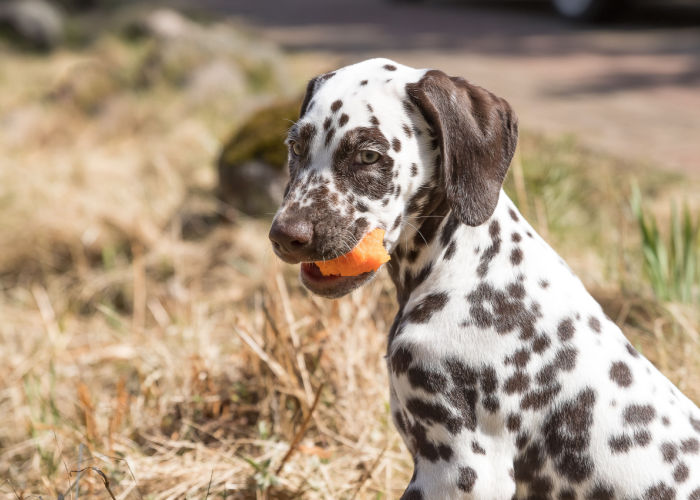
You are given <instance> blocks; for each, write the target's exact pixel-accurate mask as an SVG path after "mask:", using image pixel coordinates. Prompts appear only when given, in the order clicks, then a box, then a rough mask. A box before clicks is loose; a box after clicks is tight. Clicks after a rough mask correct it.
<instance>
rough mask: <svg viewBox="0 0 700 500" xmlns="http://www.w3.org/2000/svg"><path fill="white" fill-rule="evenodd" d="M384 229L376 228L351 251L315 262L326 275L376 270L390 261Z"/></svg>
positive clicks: (342, 274)
mask: <svg viewBox="0 0 700 500" xmlns="http://www.w3.org/2000/svg"><path fill="white" fill-rule="evenodd" d="M384 232H385V231H384V230H383V229H381V228H377V229H374V230H372V231H370V232H369V233H367V234H366V235H365V237H364V238H362V241H360V243H358V244H357V246H356V247H355V248H353V249H352V250H351V251H350V252H348V253H346V254H345V255H341V256H340V257H338V258H336V259H333V260H326V261H321V262H315V264H316V265H317V266H318V268H319V269H320V270H321V274H323V275H324V276H357V275H359V274H362V273H366V272H368V271H376V270H377V269H379V266H381V265H382V264H384V263H385V262H389V259H391V257H389V254H388V253H387V251H386V248H384Z"/></svg>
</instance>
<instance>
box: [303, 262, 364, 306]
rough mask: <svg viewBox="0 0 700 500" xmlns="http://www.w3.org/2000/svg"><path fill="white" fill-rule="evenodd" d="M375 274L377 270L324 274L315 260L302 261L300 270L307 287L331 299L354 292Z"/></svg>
mask: <svg viewBox="0 0 700 500" xmlns="http://www.w3.org/2000/svg"><path fill="white" fill-rule="evenodd" d="M375 274H376V271H370V272H367V273H362V274H358V275H357V276H334V275H332V276H324V275H323V273H321V270H320V269H319V267H318V266H317V265H316V264H314V263H313V262H302V263H301V269H300V270H299V275H300V277H301V282H302V284H303V285H304V286H305V287H306V288H308V289H309V290H310V291H312V292H313V293H315V294H316V295H321V296H322V297H326V298H329V299H337V298H338V297H342V296H343V295H346V294H348V293H350V292H352V291H353V290H354V289H356V288H358V287H359V286H360V285H363V284H365V283H367V282H368V281H369V280H371V279H372V278H373V277H374V275H375Z"/></svg>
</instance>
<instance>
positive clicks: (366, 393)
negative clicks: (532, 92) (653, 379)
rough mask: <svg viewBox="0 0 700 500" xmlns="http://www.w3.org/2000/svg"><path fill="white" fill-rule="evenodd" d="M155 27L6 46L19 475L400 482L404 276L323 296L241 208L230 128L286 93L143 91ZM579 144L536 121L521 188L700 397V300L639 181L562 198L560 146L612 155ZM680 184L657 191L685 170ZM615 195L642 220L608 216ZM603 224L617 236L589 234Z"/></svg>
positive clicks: (7, 350) (12, 417) (362, 488)
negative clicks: (304, 285)
mask: <svg viewBox="0 0 700 500" xmlns="http://www.w3.org/2000/svg"><path fill="white" fill-rule="evenodd" d="M144 50H146V49H145V48H144V47H143V46H141V45H132V44H127V43H124V42H121V41H119V40H117V39H109V38H107V39H104V40H102V41H101V42H99V43H98V44H97V45H96V46H95V47H93V48H91V49H89V50H88V51H84V52H80V53H77V52H62V53H58V54H54V55H52V56H50V57H49V58H41V59H39V58H36V59H34V58H31V57H28V56H19V55H16V54H12V53H7V54H2V57H3V62H4V63H5V64H4V65H3V66H2V71H1V72H0V109H1V110H3V111H2V117H1V120H0V123H2V132H1V133H0V150H2V151H3V155H2V156H1V157H0V318H2V321H0V346H1V347H0V380H2V381H3V383H2V385H1V386H0V414H2V415H3V419H2V422H0V478H2V479H0V496H3V497H8V498H37V497H38V495H41V497H43V498H59V497H60V496H61V495H63V496H64V497H65V498H77V497H78V496H80V497H81V498H84V497H85V496H86V495H88V494H92V495H94V497H95V498H110V496H109V495H110V493H111V494H113V496H114V498H153V499H165V498H205V497H216V498H218V497H221V498H281V499H283V498H310V499H315V498H325V499H339V498H344V499H352V498H357V499H361V498H397V497H398V495H400V493H401V491H402V486H403V485H405V483H406V481H407V479H408V478H409V476H410V474H411V472H412V470H411V463H410V458H409V456H408V453H407V452H406V450H405V449H404V447H403V445H402V444H401V442H400V439H399V437H398V435H397V434H396V432H395V431H394V429H393V427H392V425H391V424H390V418H389V410H388V389H387V380H386V370H385V364H384V360H383V354H384V350H385V339H386V331H387V330H388V326H389V323H390V321H391V317H392V315H393V312H394V307H395V306H394V302H393V290H392V289H391V286H390V283H389V282H388V280H387V279H386V277H382V278H381V279H379V280H377V281H376V282H374V283H372V284H371V285H369V286H368V287H366V288H364V289H363V290H360V291H358V292H356V293H354V294H353V295H351V296H349V297H346V298H344V299H342V300H339V301H325V300H322V299H319V298H316V297H313V296H310V295H309V294H308V293H306V292H305V291H304V290H302V289H301V287H300V285H299V284H298V283H297V280H296V278H295V276H294V270H293V269H291V266H285V265H283V264H281V263H279V262H278V261H277V260H276V259H275V258H274V256H273V254H272V252H271V251H270V249H269V248H268V243H267V238H266V233H267V222H265V221H264V220H263V221H256V220H252V219H246V218H244V217H242V216H241V217H238V218H237V219H236V220H235V221H233V222H231V221H228V222H225V221H222V220H220V219H217V217H216V213H217V206H216V203H214V201H213V198H212V196H211V194H210V193H211V190H212V188H213V182H214V169H213V161H214V158H215V157H216V154H217V152H218V148H219V139H218V138H219V137H223V136H224V135H225V134H226V133H227V132H228V128H229V127H230V126H231V125H232V123H231V122H232V121H236V120H240V117H241V116H242V115H243V114H245V112H246V110H250V109H253V108H254V107H255V106H256V105H258V104H259V103H260V102H264V101H265V99H266V95H260V94H259V95H257V96H256V97H254V98H251V97H250V96H249V94H242V95H239V96H238V97H232V96H231V95H228V94H226V93H223V94H216V93H215V94H213V95H211V96H210V98H209V99H207V100H204V101H203V100H202V99H201V97H200V96H197V95H194V94H191V93H188V92H187V90H186V89H182V88H180V87H170V86H168V85H165V84H157V85H153V86H149V87H145V88H140V89H138V90H134V88H133V87H129V85H128V84H125V83H124V81H130V76H129V75H131V74H133V73H132V71H135V70H134V68H135V67H136V66H137V62H134V61H139V60H140V59H139V58H140V57H141V55H142V54H143V51H144ZM85 60H88V61H90V64H93V63H95V64H98V62H99V64H104V65H105V67H106V68H107V70H108V71H107V73H108V74H111V73H112V72H114V73H115V74H116V76H115V77H114V78H116V80H110V78H111V77H109V78H107V80H106V81H108V82H112V83H109V84H105V87H108V89H107V90H101V92H104V93H105V95H103V96H102V97H100V98H99V99H96V100H94V99H93V100H91V101H90V102H92V103H93V104H95V103H96V104H98V105H97V107H93V106H92V105H90V106H86V105H85V104H84V103H83V102H82V101H80V100H79V99H77V98H75V97H71V94H70V93H65V92H64V93H63V94H61V93H59V94H56V93H55V90H56V88H57V86H61V85H63V86H65V82H66V81H67V80H66V79H68V80H70V75H71V73H70V70H71V68H74V67H75V64H78V63H80V64H82V63H84V62H85ZM302 64H303V63H302ZM10 68H11V70H10ZM115 68H116V69H115ZM56 75H60V78H58V79H57V77H56ZM103 76H104V75H103ZM115 82H116V83H115ZM297 84H298V87H297V88H301V84H302V82H301V80H299V81H298V82H297ZM61 88H64V87H61ZM56 95H61V96H63V97H56ZM558 148H559V149H561V145H560V144H558V143H556V144H554V145H552V143H549V142H546V141H544V142H543V141H541V140H540V139H537V138H532V137H530V138H528V136H526V138H525V140H524V141H523V144H522V158H523V161H522V164H523V165H525V174H523V170H522V169H520V167H519V165H520V164H516V168H515V175H514V176H513V178H512V179H511V180H510V181H509V182H515V184H516V186H515V187H512V186H511V187H512V189H513V190H515V191H518V193H516V194H519V196H520V197H521V198H522V197H523V196H524V197H526V198H527V200H522V199H521V200H520V201H521V204H523V206H526V207H527V208H525V210H526V211H531V213H530V214H529V215H530V218H531V219H533V220H535V221H536V224H537V225H538V227H539V228H540V230H542V231H543V232H545V233H549V236H550V238H551V239H552V240H553V241H555V242H556V243H557V246H558V245H559V244H561V248H563V253H564V256H565V257H566V258H567V259H569V260H570V261H571V262H573V266H574V268H575V270H576V271H577V272H578V273H579V274H580V275H582V276H583V277H584V280H586V281H587V283H589V284H590V285H591V286H592V287H593V289H594V290H595V291H596V295H597V296H598V297H599V298H600V299H601V300H602V301H603V303H604V304H605V307H606V310H607V311H608V314H609V315H611V317H613V319H615V320H616V321H618V323H620V324H621V325H623V327H624V328H625V330H626V332H627V333H628V334H629V336H630V337H631V339H632V341H633V343H634V344H635V345H637V346H639V347H640V348H641V350H642V351H643V352H644V353H645V354H646V355H648V356H649V357H650V358H652V359H653V360H654V361H655V362H657V363H658V364H659V366H661V367H662V369H664V371H665V372H666V373H667V374H668V375H669V376H670V377H671V378H672V379H673V380H674V381H675V382H677V383H678V384H679V385H680V386H681V388H682V389H684V390H685V391H686V392H687V393H688V394H689V395H690V396H691V397H693V398H694V399H695V400H696V401H698V400H700V357H698V342H699V339H698V325H699V324H700V321H699V318H698V316H697V311H695V310H693V309H692V308H691V307H687V306H681V305H678V304H661V303H658V302H656V301H654V300H653V299H652V298H650V297H651V296H650V295H649V294H648V293H647V292H646V291H645V290H646V288H645V285H644V284H643V281H642V280H641V279H640V278H639V272H638V271H639V269H640V267H639V260H638V257H637V256H636V254H635V253H634V249H635V244H636V243H637V242H638V239H635V238H636V236H635V234H634V232H633V230H632V229H631V228H633V227H634V226H633V221H632V220H631V217H629V214H628V213H627V212H626V208H625V206H624V203H623V202H622V201H620V200H621V199H622V198H624V193H623V194H622V195H620V194H619V193H617V194H615V193H610V194H609V195H608V194H607V193H608V191H606V190H604V189H602V188H600V186H601V184H600V183H598V184H596V179H599V178H605V177H604V176H603V177H601V176H599V175H598V173H596V172H589V173H587V174H586V175H585V176H584V178H585V179H588V180H587V181H586V182H590V183H591V186H590V188H589V189H590V190H589V191H587V192H588V193H589V194H588V195H586V196H584V198H585V199H588V202H589V203H590V202H591V199H590V197H591V196H594V195H595V196H598V197H599V198H601V199H603V200H609V201H608V203H607V204H602V205H601V204H598V202H597V201H596V206H597V207H598V209H599V211H600V214H593V215H594V217H590V215H591V214H587V213H586V210H585V208H582V205H581V203H580V202H578V201H575V200H572V201H571V203H570V204H569V205H570V206H571V211H572V212H573V214H574V215H571V214H569V216H568V217H569V218H566V217H565V216H564V215H563V214H562V213H561V211H562V210H564V209H565V208H567V206H568V205H567V204H566V203H564V202H562V201H561V199H560V198H556V199H552V198H548V196H550V195H552V193H555V192H556V191H557V189H559V190H560V191H561V190H565V189H568V190H573V191H575V190H576V189H578V188H579V187H580V184H576V183H575V182H574V183H573V185H570V184H571V182H569V181H566V182H567V184H562V183H563V182H564V180H561V179H560V180H551V181H546V182H545V181H543V180H539V181H537V182H535V181H533V179H535V177H533V175H531V174H528V171H530V170H532V171H533V172H536V171H537V169H536V167H537V165H535V164H534V163H533V162H536V159H537V158H549V157H550V156H551V157H552V158H553V159H551V161H552V162H553V164H556V165H555V166H557V168H564V169H567V168H569V166H571V165H573V166H574V167H575V166H579V167H580V166H581V165H587V163H586V162H597V161H598V160H597V159H596V158H595V157H591V156H590V154H588V153H585V152H580V151H579V150H577V149H576V148H575V146H571V145H569V146H566V148H564V149H563V152H562V151H559V152H557V150H558ZM591 158H592V159H591ZM548 161H549V160H548ZM609 163H610V164H609V165H608V166H607V167H605V168H608V170H605V172H608V174H610V172H613V171H616V170H615V169H616V168H618V167H619V165H618V164H616V163H615V162H609ZM518 174H522V175H521V180H522V181H523V182H521V183H520V184H519V187H518V185H517V184H518V183H517V178H518ZM571 175H574V174H571ZM610 175H612V174H610ZM563 177H564V178H567V176H563ZM513 179H515V181H514V180H513ZM557 184H558V186H559V187H558V188H557ZM596 186H598V187H599V188H600V189H598V188H596ZM665 186H666V187H664V189H660V190H657V192H655V193H649V190H647V193H648V194H649V196H650V198H649V199H651V200H655V202H657V203H660V206H663V205H664V204H665V202H666V200H668V198H669V196H672V195H673V194H674V193H677V192H678V189H679V188H678V186H679V184H677V183H676V184H674V183H669V184H667V185H665ZM686 186H687V185H686ZM686 189H688V188H687V187H686ZM687 192H690V191H687ZM547 193H550V194H547ZM596 193H597V194H596ZM620 196H622V198H620ZM586 197H588V198H586ZM516 198H517V196H516ZM577 199H578V198H577ZM584 201H585V200H584ZM538 207H539V208H538ZM584 207H585V206H584ZM555 215H556V219H554V216H555ZM562 217H564V218H562ZM600 218H602V219H603V220H604V219H606V218H607V219H608V220H610V219H611V218H612V219H613V220H619V221H620V224H616V225H615V229H614V230H613V231H609V233H605V234H603V233H601V232H600V231H601V230H600V229H598V226H597V225H594V224H597V223H596V222H595V221H598V220H599V219H600ZM582 221H583V222H582ZM582 224H586V225H588V224H592V225H591V226H590V227H592V228H593V227H594V228H595V229H591V231H595V233H594V237H593V238H588V239H587V243H588V244H586V245H583V244H576V245H574V244H566V242H567V241H568V240H569V238H570V237H571V235H572V234H576V233H579V232H581V231H580V228H581V227H582ZM607 227H610V226H609V225H608V226H607ZM593 240H595V241H593ZM596 241H597V242H599V243H600V242H604V243H600V244H596V243H595V242H596ZM632 291H634V292H632ZM79 470H81V471H82V472H80V473H78V472H75V471H79Z"/></svg>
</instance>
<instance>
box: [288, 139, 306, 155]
mask: <svg viewBox="0 0 700 500" xmlns="http://www.w3.org/2000/svg"><path fill="white" fill-rule="evenodd" d="M289 146H290V148H291V149H292V153H294V154H295V155H296V156H301V155H302V153H303V152H304V148H302V147H301V144H299V143H298V142H292V143H291V144H290V145H289Z"/></svg>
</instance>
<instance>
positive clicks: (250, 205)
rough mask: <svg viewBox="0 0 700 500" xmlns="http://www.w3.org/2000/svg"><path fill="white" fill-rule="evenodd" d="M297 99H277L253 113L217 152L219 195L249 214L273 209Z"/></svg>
mask: <svg viewBox="0 0 700 500" xmlns="http://www.w3.org/2000/svg"><path fill="white" fill-rule="evenodd" d="M300 107H301V99H300V98H297V99H289V100H284V101H278V102H276V103H274V104H272V105H270V106H267V107H265V108H263V109H260V110H259V111H257V112H256V113H254V114H253V115H252V116H251V117H250V119H248V121H246V122H245V123H244V124H243V126H242V127H240V128H239V129H237V130H236V132H234V133H233V134H232V135H231V137H230V139H229V140H228V141H226V142H225V143H224V147H223V149H222V151H221V154H220V155H219V161H218V173H219V189H218V195H219V197H220V198H221V199H222V200H223V201H224V202H226V203H229V204H231V205H233V206H234V207H236V208H238V209H239V210H241V211H243V212H245V213H247V214H250V215H263V214H269V213H270V212H273V211H274V210H275V209H276V207H277V205H278V204H279V202H280V201H281V198H282V191H283V189H284V184H285V183H286V182H287V169H286V163H287V147H286V146H285V144H284V138H285V137H286V135H287V130H288V129H289V127H290V126H291V125H292V123H293V122H294V121H296V120H297V119H298V117H299V109H300Z"/></svg>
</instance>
